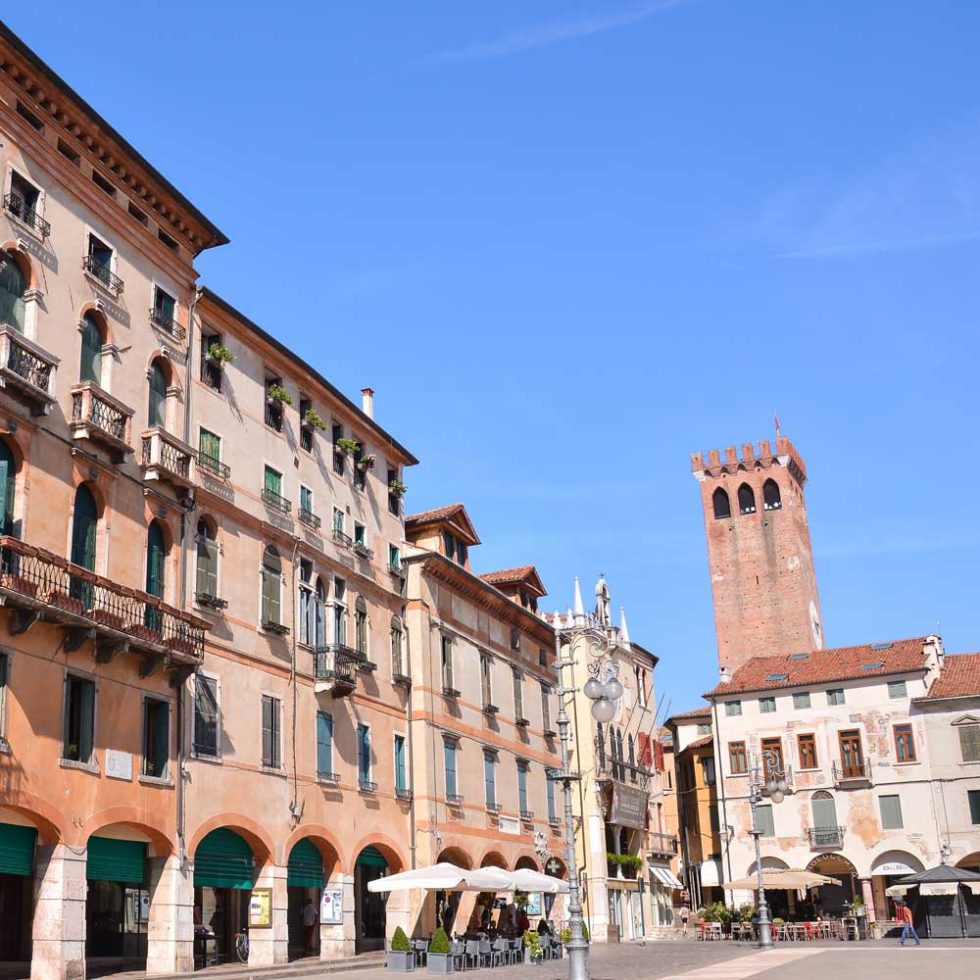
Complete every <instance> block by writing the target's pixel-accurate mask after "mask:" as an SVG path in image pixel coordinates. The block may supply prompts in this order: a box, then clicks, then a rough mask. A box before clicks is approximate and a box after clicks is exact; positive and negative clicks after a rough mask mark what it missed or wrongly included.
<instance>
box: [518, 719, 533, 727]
mask: <svg viewBox="0 0 980 980" xmlns="http://www.w3.org/2000/svg"><path fill="white" fill-rule="evenodd" d="M514 724H515V725H516V726H517V727H518V728H527V727H528V725H530V724H531V721H530V719H529V718H515V719H514Z"/></svg>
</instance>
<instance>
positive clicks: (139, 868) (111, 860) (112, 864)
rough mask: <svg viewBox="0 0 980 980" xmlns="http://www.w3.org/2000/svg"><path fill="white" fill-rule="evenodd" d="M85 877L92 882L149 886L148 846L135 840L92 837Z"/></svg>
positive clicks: (89, 841)
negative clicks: (146, 883)
mask: <svg viewBox="0 0 980 980" xmlns="http://www.w3.org/2000/svg"><path fill="white" fill-rule="evenodd" d="M85 877H86V878H87V879H88V880H89V881H118V882H121V883H123V884H127V885H142V884H145V882H146V844H144V843H142V842H141V841H135V840H114V839H112V838H110V837H90V838H89V839H88V858H87V860H86V862H85Z"/></svg>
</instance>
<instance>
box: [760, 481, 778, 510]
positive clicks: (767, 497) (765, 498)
mask: <svg viewBox="0 0 980 980" xmlns="http://www.w3.org/2000/svg"><path fill="white" fill-rule="evenodd" d="M762 506H763V507H764V508H765V509H766V510H779V508H780V507H782V506H783V501H782V498H781V497H780V496H779V484H778V483H777V482H776V481H775V480H766V482H765V483H764V484H763V485H762Z"/></svg>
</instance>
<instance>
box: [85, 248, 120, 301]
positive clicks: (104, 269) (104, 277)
mask: <svg viewBox="0 0 980 980" xmlns="http://www.w3.org/2000/svg"><path fill="white" fill-rule="evenodd" d="M82 268H83V269H84V270H85V271H86V272H87V273H88V274H89V275H90V276H91V277H92V278H93V279H95V280H96V282H98V283H99V285H100V286H102V287H103V288H105V289H107V290H108V291H109V292H110V293H112V295H113V296H121V295H122V291H123V288H124V285H125V284H124V283H123V281H122V279H120V278H119V276H117V275H116V274H115V273H114V272H113V271H112V269H110V268H109V266H107V265H104V264H103V263H101V262H100V261H99V260H98V259H97V258H96V257H95V256H94V255H86V256H85V257H84V258H83V259H82Z"/></svg>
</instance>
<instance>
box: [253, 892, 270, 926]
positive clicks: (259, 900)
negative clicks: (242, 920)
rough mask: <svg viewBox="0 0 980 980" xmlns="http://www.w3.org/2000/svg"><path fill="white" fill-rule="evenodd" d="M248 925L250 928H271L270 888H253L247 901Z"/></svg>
mask: <svg viewBox="0 0 980 980" xmlns="http://www.w3.org/2000/svg"><path fill="white" fill-rule="evenodd" d="M248 926H249V928H250V929H271V928H272V889H271V888H253V889H252V897H251V898H250V899H249V902H248Z"/></svg>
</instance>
